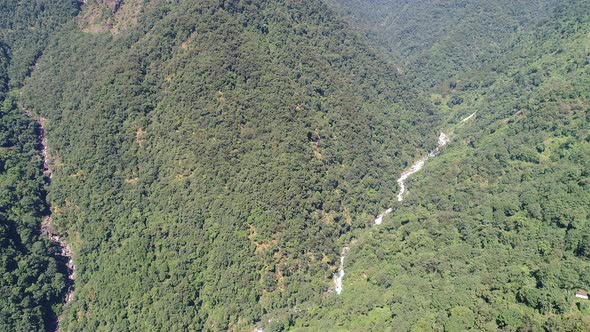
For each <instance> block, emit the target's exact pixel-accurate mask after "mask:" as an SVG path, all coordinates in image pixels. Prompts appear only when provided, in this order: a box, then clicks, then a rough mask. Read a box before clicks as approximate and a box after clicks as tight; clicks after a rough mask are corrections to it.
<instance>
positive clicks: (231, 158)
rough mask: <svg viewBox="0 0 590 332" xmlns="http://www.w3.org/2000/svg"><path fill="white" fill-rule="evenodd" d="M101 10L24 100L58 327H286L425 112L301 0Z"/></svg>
mask: <svg viewBox="0 0 590 332" xmlns="http://www.w3.org/2000/svg"><path fill="white" fill-rule="evenodd" d="M106 5H107V6H106V7H105V4H104V3H102V2H91V1H88V2H87V3H86V5H85V6H86V7H85V8H84V9H83V11H82V13H81V14H80V15H79V17H78V20H77V22H74V23H71V24H70V26H69V29H70V30H69V31H68V32H65V33H63V34H61V35H60V36H59V37H58V38H55V39H54V40H53V41H52V42H51V45H50V47H49V48H48V49H47V50H46V51H45V52H44V54H43V56H42V57H41V58H40V61H39V63H38V65H37V68H36V70H35V71H34V72H33V75H32V77H31V78H30V79H28V80H27V82H26V85H25V87H24V88H23V89H22V90H23V103H24V105H25V106H26V107H27V108H29V109H32V110H34V111H35V112H38V113H40V114H43V115H44V116H46V117H47V118H48V124H47V134H48V137H49V139H50V141H51V142H52V149H53V151H54V152H53V153H54V155H53V156H52V158H53V160H55V165H54V176H53V182H52V189H51V192H50V196H49V199H50V201H51V205H52V207H53V219H54V223H55V224H56V226H57V227H58V230H59V231H60V232H61V233H62V234H63V235H65V236H66V237H67V238H68V239H69V240H68V241H69V242H70V243H71V244H72V245H73V248H74V251H75V252H76V264H77V279H76V300H75V301H74V302H73V303H72V304H71V305H70V306H69V307H67V308H66V311H65V316H64V320H63V322H62V327H63V329H64V330H75V331H80V330H97V329H98V330H122V331H125V330H142V331H157V330H158V331H159V330H166V329H171V330H210V331H219V330H244V329H248V328H252V327H253V326H254V325H257V324H258V321H260V320H261V319H262V318H264V325H267V326H270V327H269V328H273V326H274V327H277V328H278V327H281V326H283V327H286V326H289V325H290V324H291V322H292V321H293V320H292V317H293V316H294V315H295V316H296V315H297V313H298V312H299V309H298V305H300V304H302V303H304V302H305V301H312V302H313V301H321V299H322V298H323V297H325V296H328V297H330V296H332V295H326V294H325V293H326V291H327V290H328V289H329V287H330V285H331V276H332V273H333V271H334V270H336V269H337V264H338V254H339V251H340V248H339V246H338V245H337V244H338V243H337V241H338V239H339V237H340V235H341V234H344V233H346V232H349V231H350V230H351V229H357V228H364V227H365V226H366V225H368V224H371V223H372V222H373V219H374V216H375V215H376V214H377V213H378V212H379V211H380V210H381V209H382V208H383V207H385V206H387V205H388V204H389V202H391V201H393V200H395V192H396V187H395V186H391V183H392V182H394V181H395V178H396V174H398V173H399V172H400V171H401V170H402V169H403V168H405V167H406V166H407V165H408V164H409V163H411V162H412V160H413V159H415V158H416V157H417V156H420V155H422V154H423V153H424V152H425V151H428V150H430V149H431V148H432V147H433V146H434V145H435V143H436V137H437V136H438V133H437V131H436V127H437V126H438V124H439V123H440V117H439V116H438V115H437V114H436V113H435V112H434V111H433V108H432V107H431V106H429V105H428V103H426V102H424V101H422V100H421V99H420V98H419V97H418V96H417V94H416V93H415V91H412V90H410V89H409V88H408V84H407V83H406V82H405V81H403V80H402V79H400V78H399V77H397V74H396V71H395V69H394V68H391V67H388V66H385V65H383V64H382V61H381V60H380V59H379V58H377V57H376V56H375V55H373V54H371V53H370V52H369V51H368V50H367V49H366V47H365V46H363V44H362V43H361V42H359V40H358V38H357V37H356V36H355V35H354V34H349V33H347V32H346V26H345V25H344V24H342V23H341V22H340V21H339V20H338V19H337V18H336V17H334V16H333V15H332V13H331V12H330V11H329V10H328V9H327V8H326V7H325V6H324V5H323V4H322V3H321V2H319V1H306V2H299V1H284V2H283V1H280V2H270V1H268V2H267V1H257V2H255V3H250V2H233V1H222V2H219V1H198V2H182V3H178V4H172V3H167V2H160V1H150V2H140V1H129V2H124V3H122V4H120V6H114V7H113V6H109V5H111V3H110V2H107V3H106ZM94 11H96V13H100V15H99V16H97V15H95V14H93V13H94ZM269 320H270V322H269ZM267 322H268V323H267Z"/></svg>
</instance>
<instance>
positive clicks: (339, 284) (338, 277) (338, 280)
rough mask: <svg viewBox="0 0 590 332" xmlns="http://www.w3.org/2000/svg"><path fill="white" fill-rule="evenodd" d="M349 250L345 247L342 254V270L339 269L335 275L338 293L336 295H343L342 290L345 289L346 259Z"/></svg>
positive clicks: (335, 288) (335, 289) (335, 286)
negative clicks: (343, 282) (343, 281)
mask: <svg viewBox="0 0 590 332" xmlns="http://www.w3.org/2000/svg"><path fill="white" fill-rule="evenodd" d="M349 250H350V248H349V247H344V248H342V252H341V253H340V268H338V272H336V273H335V274H334V291H336V294H340V293H342V290H343V289H344V288H343V285H342V279H343V278H344V257H346V254H347V253H348V251H349Z"/></svg>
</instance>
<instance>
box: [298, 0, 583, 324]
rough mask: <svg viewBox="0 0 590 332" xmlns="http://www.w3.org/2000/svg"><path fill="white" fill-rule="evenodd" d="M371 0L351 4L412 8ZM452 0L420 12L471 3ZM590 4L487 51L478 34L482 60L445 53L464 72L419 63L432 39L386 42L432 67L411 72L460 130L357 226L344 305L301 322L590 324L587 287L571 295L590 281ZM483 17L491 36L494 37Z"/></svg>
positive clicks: (567, 6) (414, 65)
mask: <svg viewBox="0 0 590 332" xmlns="http://www.w3.org/2000/svg"><path fill="white" fill-rule="evenodd" d="M345 2H346V1H344V2H342V3H345ZM342 3H341V5H342ZM370 3H371V4H372V5H374V7H373V6H367V7H365V8H364V9H362V11H361V9H360V8H355V7H348V8H349V9H350V10H351V11H353V12H354V13H355V14H356V15H362V16H363V17H365V18H366V17H373V18H378V17H382V16H384V15H388V13H387V12H386V10H385V9H384V7H382V6H384V5H387V8H389V9H391V10H392V13H393V14H391V15H395V13H396V11H395V10H394V9H396V8H397V7H396V6H398V5H399V6H400V7H399V8H400V9H399V10H400V12H404V10H409V9H411V10H416V8H415V7H413V6H412V5H408V4H403V3H398V2H396V1H390V2H386V3H385V2H370ZM433 3H435V4H434V5H432V4H433ZM444 3H445V6H442V3H441V2H430V4H431V5H432V6H431V7H429V9H420V13H421V14H422V16H423V17H435V16H436V17H440V19H441V20H444V24H449V23H450V22H454V18H455V17H457V15H459V16H460V15H461V13H462V9H457V10H456V11H454V10H451V9H448V10H442V9H443V8H447V7H448V6H449V5H450V6H451V8H455V7H457V8H463V5H462V4H461V1H446V2H444ZM348 4H350V3H348ZM542 5H543V6H549V5H551V3H550V2H546V3H545V2H544V3H542ZM342 8H343V7H339V10H342ZM344 8H346V7H344ZM482 8H485V6H482ZM389 9H388V10H389ZM498 13H502V12H501V11H500V12H494V15H496V14H498ZM588 13H590V4H589V3H588V2H585V1H569V2H567V3H563V2H562V3H560V5H559V6H554V7H553V9H552V10H549V11H547V12H545V13H544V14H542V15H545V17H546V18H547V19H546V20H544V21H543V23H542V24H538V25H528V24H527V25H526V26H525V28H523V29H522V30H517V31H515V32H514V33H511V34H509V35H508V37H506V38H504V39H502V40H500V41H501V42H502V43H503V44H500V45H499V47H498V49H499V50H503V51H502V54H499V53H497V52H496V53H492V56H488V55H486V50H485V49H482V48H475V49H474V52H475V53H477V54H478V57H481V59H482V60H481V61H477V62H476V63H474V62H471V61H470V60H469V59H467V60H465V59H463V60H462V59H461V55H459V56H458V57H456V58H453V59H449V61H458V62H459V64H460V65H461V66H459V67H458V68H466V70H465V71H464V72H461V71H456V70H454V69H451V70H446V69H445V68H448V66H449V62H448V61H441V62H439V64H440V70H442V71H443V73H444V74H445V75H446V74H449V76H448V77H446V78H444V79H441V77H442V76H440V75H439V74H440V73H439V72H438V71H435V70H433V69H429V68H428V67H426V68H425V67H421V66H422V62H421V60H422V59H425V58H432V57H435V56H437V52H438V51H437V50H433V49H432V48H430V47H425V48H424V49H423V50H411V51H409V52H406V57H405V58H403V59H402V58H397V56H398V55H396V54H394V53H388V52H384V53H383V54H386V55H385V57H386V58H388V59H389V61H391V62H394V63H396V62H397V63H402V62H405V63H406V67H405V68H404V71H405V72H406V73H407V75H423V76H422V80H418V81H422V82H425V81H427V80H432V82H433V84H430V83H429V84H425V85H424V84H421V83H420V82H416V81H413V82H416V84H417V85H420V86H421V87H422V89H423V91H424V93H426V94H430V95H431V101H432V102H433V105H434V106H435V107H436V108H437V109H438V111H439V114H443V116H444V117H445V119H447V120H446V123H447V124H446V125H444V126H443V128H442V129H443V130H445V131H447V130H448V131H450V132H451V143H450V144H449V145H448V146H447V147H446V148H445V149H444V150H443V152H442V153H441V154H440V155H439V156H438V157H436V158H434V159H432V160H430V161H429V162H428V163H427V164H426V166H425V167H424V169H423V170H422V173H419V174H417V175H416V176H415V177H413V178H412V179H410V184H409V186H410V189H409V193H408V195H407V197H406V199H405V200H404V201H403V203H401V204H397V205H394V207H393V212H392V213H391V214H389V215H388V216H387V217H385V220H384V221H383V224H382V225H381V226H379V227H374V228H371V229H370V230H369V231H368V232H367V231H365V230H363V231H361V232H356V233H354V235H353V236H352V237H356V241H355V242H354V243H353V244H352V245H351V246H350V252H349V254H348V255H347V258H346V259H347V262H348V263H347V271H346V277H345V278H347V283H346V282H345V286H346V287H348V288H347V289H346V291H345V292H344V293H343V296H342V299H339V300H338V303H340V306H337V305H336V304H334V305H332V304H330V306H329V307H325V308H324V309H321V310H318V309H316V310H315V311H314V314H315V318H314V320H312V321H310V320H309V319H306V320H302V321H300V322H299V323H297V324H298V325H300V326H311V327H312V328H311V329H312V330H316V329H330V328H331V327H332V326H334V325H340V326H341V329H342V330H356V329H364V330H375V331H383V330H388V329H392V327H394V328H393V330H415V331H422V330H424V331H429V330H445V331H467V330H475V331H496V330H506V331H540V330H544V331H587V330H588V329H590V320H589V317H590V312H589V307H590V306H589V304H588V301H586V300H579V299H576V297H575V296H574V294H575V292H576V290H577V289H588V288H589V287H590V286H589V285H590V278H589V277H588V269H589V268H590V264H589V262H588V255H587V252H588V250H587V247H588V234H590V233H589V229H588V227H589V226H590V220H589V219H588V216H589V213H590V211H589V208H588V207H589V203H590V187H589V186H588V180H589V176H590V136H589V135H590V89H588V87H589V86H590V58H589V57H590V51H589V50H590V47H589V46H590V40H589V39H588V32H589V31H590V22H589V19H590V17H589V14H588ZM498 15H499V14H498ZM502 17H503V16H502ZM451 18H452V19H451ZM514 18H515V17H510V16H509V17H503V19H502V20H501V22H504V21H510V20H513V19H514ZM349 20H354V19H353V18H349ZM469 22H471V20H469V21H468V23H466V25H471V27H472V28H477V29H475V31H485V30H482V29H483V28H486V27H488V23H487V22H486V21H485V20H480V21H478V22H476V23H473V22H472V23H469ZM400 24H402V25H404V24H403V22H402V23H400ZM415 24H416V22H415V21H414V22H411V24H410V23H406V25H404V26H403V27H402V30H404V29H410V30H409V31H412V32H409V31H408V33H411V34H415V35H416V38H418V39H420V38H433V37H435V36H432V35H431V34H430V33H429V32H428V29H426V30H424V29H423V30H417V29H416V28H415ZM434 24H436V22H435V23H434ZM498 25H499V26H502V25H501V24H498ZM360 28H361V29H366V28H367V26H364V25H363V26H361V27H360ZM464 28H465V26H464V25H463V24H459V26H457V30H455V31H454V32H452V33H446V34H445V33H443V32H439V33H441V35H442V37H436V38H435V39H437V41H436V42H434V44H438V43H440V40H443V41H444V42H445V43H446V42H447V41H448V40H454V41H457V42H460V41H461V40H462V39H461V38H460V36H461V35H456V33H457V32H456V31H462V29H464ZM364 31H365V32H366V33H367V34H368V35H369V36H371V34H373V33H377V32H375V31H376V30H371V31H369V32H367V31H366V30H364ZM404 31H405V30H404ZM463 31H464V30H463ZM488 31H489V33H490V35H489V36H488V35H485V36H487V38H496V37H497V36H493V34H494V33H493V31H494V30H493V29H490V30H488ZM385 35H386V33H384V34H383V35H382V36H381V37H382V38H386V36H385ZM462 35H464V36H465V38H472V37H474V35H473V34H469V33H467V32H465V31H464V32H462ZM370 38H371V39H372V40H373V42H382V39H381V40H380V39H377V37H376V35H373V36H372V37H370ZM400 38H402V37H400ZM406 38H407V37H403V38H402V39H400V40H405V39H406ZM409 39H412V38H409ZM489 40H491V39H489ZM515 41H516V42H515ZM480 43H481V44H487V43H488V41H486V40H481V39H479V40H477V41H476V44H480ZM464 46H467V43H464V44H462V46H460V47H464ZM435 48H436V47H435ZM459 49H461V48H459ZM399 52H400V54H403V52H405V51H403V50H400V51H399ZM463 54H464V53H463ZM453 68H454V67H453ZM421 71H422V72H423V73H425V74H420V72H421ZM412 73H413V74H412ZM449 77H450V78H449ZM474 112H476V113H475V115H474V116H473V117H471V118H469V120H467V121H465V122H462V123H461V121H460V120H461V119H463V118H466V117H467V116H468V115H470V114H473V113H474ZM359 299H364V300H362V301H359ZM336 308H337V309H336Z"/></svg>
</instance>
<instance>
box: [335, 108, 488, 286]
mask: <svg viewBox="0 0 590 332" xmlns="http://www.w3.org/2000/svg"><path fill="white" fill-rule="evenodd" d="M476 114H477V112H473V113H472V114H471V115H469V116H468V117H466V118H464V119H462V120H461V121H460V122H459V124H462V123H464V122H467V121H468V120H470V119H472V118H473V117H474V116H475V115H476ZM450 141H451V138H450V137H449V135H447V134H445V133H444V132H441V133H440V135H439V136H438V142H437V145H436V148H435V149H434V150H432V151H430V152H429V153H428V154H427V155H426V156H424V157H422V158H420V159H418V160H416V161H415V162H414V163H413V164H412V166H410V168H408V169H406V170H405V171H403V172H402V174H401V175H400V177H399V178H398V179H397V181H396V182H397V184H398V186H399V192H398V194H397V201H398V202H402V201H403V200H404V195H405V194H406V191H407V187H406V180H407V179H408V178H409V177H410V176H412V175H413V174H415V173H417V172H418V171H420V170H421V169H422V167H424V165H425V164H426V161H427V160H428V159H430V158H433V157H436V156H437V155H438V154H439V152H440V151H441V149H442V148H443V147H444V146H445V145H447V144H449V142H450ZM391 212H393V208H388V209H387V210H385V211H383V212H382V213H381V214H379V215H378V216H377V218H375V225H381V223H382V222H383V218H384V217H385V216H386V215H388V214H390V213H391ZM349 251H350V248H349V247H344V248H343V249H342V252H341V253H340V267H339V268H338V271H337V272H336V273H335V274H334V278H333V279H334V286H333V289H334V291H335V292H336V293H337V294H340V293H342V290H343V289H344V287H343V284H342V279H343V278H344V258H345V257H346V254H347V253H348V252H349Z"/></svg>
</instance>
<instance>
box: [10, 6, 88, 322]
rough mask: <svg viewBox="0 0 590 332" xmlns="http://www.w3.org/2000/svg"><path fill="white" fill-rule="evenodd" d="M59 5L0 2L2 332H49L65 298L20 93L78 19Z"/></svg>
mask: <svg viewBox="0 0 590 332" xmlns="http://www.w3.org/2000/svg"><path fill="white" fill-rule="evenodd" d="M76 10H77V8H76V6H75V5H73V4H71V3H70V4H68V3H64V2H62V1H36V2H31V1H0V262H1V264H0V276H2V277H1V278H0V294H1V296H0V330H2V331H43V330H53V329H54V328H55V324H56V323H57V315H58V314H59V313H60V311H61V304H62V303H63V301H64V298H65V292H66V281H65V279H66V277H65V274H66V271H65V265H64V264H63V262H62V257H61V255H60V253H59V250H58V248H56V247H55V246H54V245H52V244H51V243H50V242H49V241H48V239H46V238H45V237H43V236H42V235H41V232H40V225H41V220H42V216H44V215H46V213H47V210H48V209H47V205H46V202H45V196H46V194H47V193H46V190H47V183H46V182H45V181H44V178H43V160H42V158H41V153H40V151H39V150H40V147H39V139H38V138H39V137H38V135H39V132H40V131H39V126H38V125H37V124H36V123H35V121H33V119H31V118H30V116H27V115H26V114H25V112H24V111H23V110H22V109H19V108H18V107H17V102H18V88H19V87H20V86H21V84H22V82H23V79H24V78H25V77H26V76H27V75H28V73H30V71H31V70H32V69H33V66H34V62H35V60H36V59H37V58H38V57H39V56H40V54H41V53H42V52H43V50H44V48H45V46H46V44H47V41H48V39H49V38H50V36H51V35H52V34H53V33H55V32H56V31H57V30H59V28H60V27H61V25H62V24H64V23H65V22H66V21H68V20H70V19H71V18H72V17H73V15H74V14H75V13H76Z"/></svg>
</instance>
